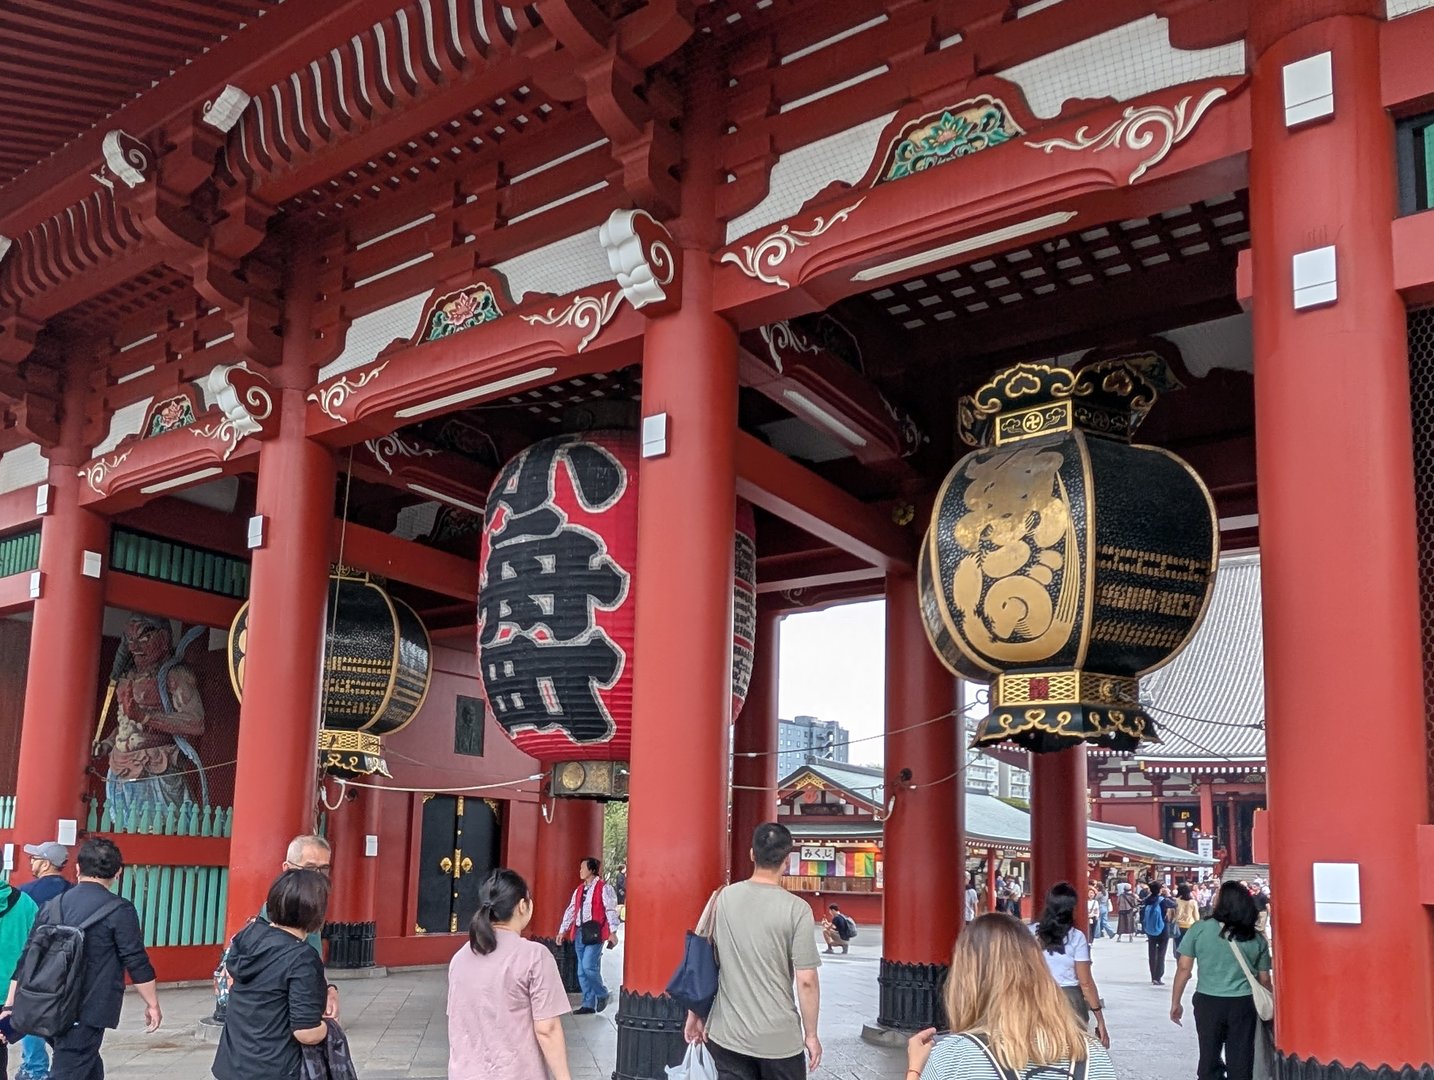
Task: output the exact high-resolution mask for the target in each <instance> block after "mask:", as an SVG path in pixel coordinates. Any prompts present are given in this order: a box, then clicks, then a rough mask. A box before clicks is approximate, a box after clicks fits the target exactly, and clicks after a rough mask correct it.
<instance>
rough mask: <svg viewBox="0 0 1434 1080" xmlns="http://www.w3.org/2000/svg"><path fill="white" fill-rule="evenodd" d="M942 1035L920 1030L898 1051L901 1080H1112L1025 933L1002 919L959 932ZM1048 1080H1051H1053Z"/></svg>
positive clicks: (983, 920)
mask: <svg viewBox="0 0 1434 1080" xmlns="http://www.w3.org/2000/svg"><path fill="white" fill-rule="evenodd" d="M945 1004H946V1016H947V1018H948V1019H949V1020H950V1022H951V1032H952V1034H950V1035H942V1036H938V1035H937V1033H936V1029H935V1028H927V1029H926V1030H925V1031H921V1032H918V1033H917V1034H916V1035H913V1036H912V1037H911V1040H910V1042H908V1043H907V1049H906V1066H907V1067H906V1080H912V1077H917V1078H918V1080H1014V1078H1016V1077H1019V1078H1021V1080H1029V1078H1030V1077H1033V1076H1034V1075H1035V1074H1036V1073H1037V1072H1045V1073H1046V1075H1048V1076H1049V1075H1050V1074H1051V1073H1065V1074H1066V1076H1067V1077H1068V1078H1070V1080H1115V1067H1114V1066H1113V1065H1112V1064H1111V1061H1110V1055H1109V1054H1108V1053H1107V1052H1106V1050H1105V1048H1104V1047H1102V1046H1101V1045H1100V1044H1099V1043H1095V1042H1092V1041H1091V1040H1090V1039H1089V1038H1088V1037H1087V1035H1086V1033H1085V1032H1084V1031H1083V1030H1082V1029H1081V1024H1080V1021H1079V1020H1078V1019H1076V1015H1075V1013H1074V1012H1073V1011H1072V1010H1071V1007H1070V1004H1069V1003H1068V1002H1067V1001H1066V998H1065V995H1064V994H1062V993H1061V990H1060V988H1059V987H1058V986H1056V982H1055V980H1054V979H1053V978H1051V973H1050V971H1048V970H1047V968H1046V962H1045V960H1044V959H1042V957H1041V947H1040V946H1039V945H1038V944H1037V943H1036V939H1035V937H1034V936H1033V935H1032V934H1031V932H1030V930H1029V929H1027V928H1026V926H1025V925H1023V924H1022V923H1021V922H1019V921H1018V920H1016V919H1013V918H1011V917H1010V916H1009V915H999V914H991V915H982V916H981V917H980V918H979V919H977V920H976V921H975V922H973V923H971V924H970V925H969V926H967V927H966V929H965V930H963V931H962V932H961V936H960V937H958V938H957V939H956V949H955V951H954V952H953V953H952V954H951V973H950V975H949V976H948V977H947V979H946V998H945ZM1053 1080H1054V1078H1053Z"/></svg>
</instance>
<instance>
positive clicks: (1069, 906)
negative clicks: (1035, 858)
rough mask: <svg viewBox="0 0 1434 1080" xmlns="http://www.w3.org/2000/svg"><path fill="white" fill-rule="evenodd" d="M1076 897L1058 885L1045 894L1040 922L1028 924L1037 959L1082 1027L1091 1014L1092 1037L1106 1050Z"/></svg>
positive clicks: (1067, 885) (1107, 1044)
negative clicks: (1036, 945)
mask: <svg viewBox="0 0 1434 1080" xmlns="http://www.w3.org/2000/svg"><path fill="white" fill-rule="evenodd" d="M1080 899H1081V898H1080V894H1079V893H1077V892H1076V891H1075V887H1074V886H1072V885H1071V884H1070V883H1069V882H1066V881H1060V882H1057V883H1056V884H1055V885H1052V886H1051V891H1050V892H1048V893H1047V894H1046V906H1045V910H1044V911H1042V912H1041V917H1040V920H1039V921H1037V922H1034V923H1032V924H1031V933H1033V934H1035V935H1036V941H1037V943H1039V944H1040V946H1041V956H1042V957H1044V958H1045V961H1046V967H1047V968H1048V969H1049V970H1050V973H1051V977H1052V978H1054V979H1055V980H1056V985H1057V986H1059V987H1060V988H1061V993H1063V994H1064V995H1065V996H1066V1000H1068V1001H1069V1002H1070V1003H1071V1008H1072V1009H1074V1010H1075V1014H1076V1016H1078V1017H1079V1018H1080V1020H1081V1023H1082V1024H1089V1023H1090V1017H1091V1014H1092V1013H1094V1014H1095V1033H1096V1037H1097V1038H1099V1039H1100V1044H1101V1045H1102V1046H1104V1047H1105V1048H1106V1049H1109V1048H1110V1034H1109V1033H1108V1032H1107V1031H1106V1029H1105V1005H1104V1003H1103V1002H1102V1001H1101V1000H1100V990H1099V989H1098V988H1097V987H1096V985H1095V976H1094V975H1092V974H1091V963H1090V939H1089V938H1087V937H1086V936H1085V933H1084V932H1083V931H1082V930H1081V929H1080V928H1079V927H1078V926H1076V925H1075V912H1076V905H1077V904H1078V903H1080Z"/></svg>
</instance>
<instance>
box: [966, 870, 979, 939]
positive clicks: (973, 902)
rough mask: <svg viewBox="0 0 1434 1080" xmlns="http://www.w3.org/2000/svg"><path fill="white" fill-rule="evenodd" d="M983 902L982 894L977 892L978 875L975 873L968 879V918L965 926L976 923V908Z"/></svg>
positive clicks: (968, 876) (969, 875)
mask: <svg viewBox="0 0 1434 1080" xmlns="http://www.w3.org/2000/svg"><path fill="white" fill-rule="evenodd" d="M980 902H981V894H980V893H979V892H977V891H976V874H975V872H974V871H973V872H972V873H970V874H968V875H967V877H966V912H965V914H966V918H965V925H968V926H969V925H970V924H971V923H973V922H975V921H976V907H977V905H978V904H979V903H980Z"/></svg>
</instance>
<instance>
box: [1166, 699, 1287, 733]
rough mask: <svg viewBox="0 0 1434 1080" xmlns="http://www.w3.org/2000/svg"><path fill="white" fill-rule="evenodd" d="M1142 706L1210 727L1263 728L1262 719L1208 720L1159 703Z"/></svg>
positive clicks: (1261, 729)
mask: <svg viewBox="0 0 1434 1080" xmlns="http://www.w3.org/2000/svg"><path fill="white" fill-rule="evenodd" d="M1143 707H1144V708H1147V709H1149V710H1150V711H1151V712H1158V713H1164V714H1165V715H1166V716H1173V717H1175V718H1176V719H1177V720H1190V721H1192V722H1194V723H1196V724H1209V725H1210V726H1211V727H1228V728H1254V729H1256V730H1258V731H1264V730H1265V722H1264V721H1263V720H1254V721H1246V720H1210V719H1207V718H1206V717H1203V716H1191V715H1190V714H1189V713H1182V712H1176V711H1175V710H1174V709H1167V708H1164V707H1163V706H1160V705H1145V706H1143Z"/></svg>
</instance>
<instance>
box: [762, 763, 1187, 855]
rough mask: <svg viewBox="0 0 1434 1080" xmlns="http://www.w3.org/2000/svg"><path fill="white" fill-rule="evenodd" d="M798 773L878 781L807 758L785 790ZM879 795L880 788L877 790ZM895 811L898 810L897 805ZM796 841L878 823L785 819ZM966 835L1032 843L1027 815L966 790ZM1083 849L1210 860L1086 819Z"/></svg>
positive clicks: (866, 786) (876, 834)
mask: <svg viewBox="0 0 1434 1080" xmlns="http://www.w3.org/2000/svg"><path fill="white" fill-rule="evenodd" d="M802 773H811V774H812V775H814V776H816V777H818V778H820V779H823V780H825V781H827V782H828V783H829V784H832V785H834V786H836V787H839V788H841V789H843V790H846V791H854V790H858V789H859V790H860V791H861V794H862V795H867V794H868V793H869V792H871V791H872V788H871V786H870V784H871V781H872V780H873V779H875V780H878V781H879V780H880V777H881V771H880V770H879V769H869V768H865V767H862V766H859V765H842V764H840V763H835V762H825V761H824V762H820V763H817V762H808V763H806V764H804V765H803V766H802V767H801V768H799V769H796V770H794V771H793V772H792V773H790V774H789V775H788V776H787V777H786V778H785V779H783V781H782V782H781V783H780V784H779V785H778V787H779V788H786V787H788V786H790V784H791V783H792V782H794V781H795V780H796V779H797V777H799V776H800V775H801V774H802ZM876 792H877V798H878V800H879V798H880V792H881V789H880V787H877V788H876ZM894 813H896V814H900V813H901V808H900V805H899V803H898V806H897V807H896V809H895V811H894ZM784 824H786V826H787V827H788V828H789V829H791V830H792V835H793V836H794V837H796V839H797V840H798V841H809V840H846V841H860V840H880V839H881V836H882V825H881V822H878V821H833V820H831V819H830V818H826V819H822V818H815V817H814V818H812V819H810V820H807V819H804V818H795V819H792V820H788V821H786V822H784ZM966 838H967V842H968V843H969V844H971V845H973V846H977V847H984V846H989V847H993V848H997V849H999V850H1002V851H1007V852H1012V853H1024V852H1028V851H1029V850H1030V847H1031V815H1030V814H1029V813H1028V812H1026V811H1025V810H1022V809H1020V808H1019V807H1016V806H1012V805H1011V804H1010V803H1008V802H1004V801H1002V800H1001V799H998V798H996V797H995V796H994V795H987V794H986V793H985V792H981V791H969V790H968V791H967V792H966ZM1086 850H1087V852H1088V854H1089V855H1090V856H1092V857H1106V858H1109V857H1119V856H1122V855H1124V856H1128V857H1129V858H1131V859H1133V860H1135V861H1138V862H1146V863H1152V864H1155V865H1161V866H1209V865H1212V863H1213V860H1211V859H1202V858H1201V857H1200V856H1199V855H1196V854H1195V853H1194V852H1190V851H1185V850H1184V849H1182V848H1177V847H1172V846H1171V845H1169V844H1165V843H1162V842H1160V841H1159V840H1156V839H1153V838H1152V837H1149V836H1146V835H1144V834H1143V833H1141V832H1138V831H1137V830H1135V829H1133V828H1128V827H1126V826H1123V825H1109V824H1105V823H1103V822H1095V821H1093V822H1091V823H1090V824H1089V826H1088V827H1087V840H1086Z"/></svg>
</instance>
